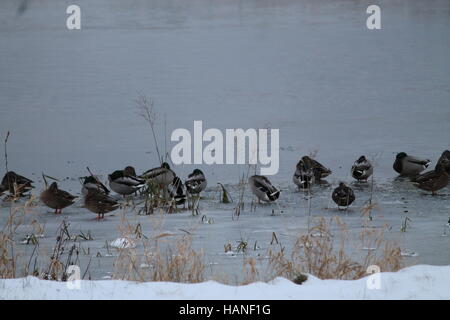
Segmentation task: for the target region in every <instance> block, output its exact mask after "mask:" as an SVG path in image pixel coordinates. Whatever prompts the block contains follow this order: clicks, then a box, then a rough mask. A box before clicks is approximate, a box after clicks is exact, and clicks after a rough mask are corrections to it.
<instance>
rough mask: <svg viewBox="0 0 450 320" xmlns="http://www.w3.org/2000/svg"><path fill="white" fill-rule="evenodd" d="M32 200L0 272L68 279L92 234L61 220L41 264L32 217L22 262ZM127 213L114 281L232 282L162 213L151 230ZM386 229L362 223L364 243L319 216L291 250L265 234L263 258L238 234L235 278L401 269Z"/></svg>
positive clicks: (2, 248) (0, 253) (7, 236)
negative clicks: (19, 248) (167, 224)
mask: <svg viewBox="0 0 450 320" xmlns="http://www.w3.org/2000/svg"><path fill="white" fill-rule="evenodd" d="M33 200H34V199H33V198H31V199H30V200H28V201H27V202H25V204H23V205H20V206H13V207H11V209H10V217H9V219H8V222H7V224H6V225H5V226H4V227H3V229H2V230H1V231H0V277H1V278H15V277H21V276H24V275H30V274H31V275H34V276H37V277H39V278H42V279H50V280H58V281H64V280H66V279H67V276H68V275H67V274H66V270H67V267H68V266H69V265H71V264H77V263H78V262H79V260H78V255H79V254H80V253H79V247H77V246H76V245H75V244H73V242H70V241H74V240H75V241H76V240H77V239H78V238H79V237H80V238H83V239H82V240H89V239H88V238H89V237H90V235H85V234H80V235H76V236H74V235H71V234H70V232H69V230H68V225H67V224H66V223H65V222H64V223H63V224H62V225H61V226H60V228H59V230H58V234H57V236H56V244H55V246H54V248H53V250H52V252H51V255H50V257H49V259H48V260H47V262H48V263H47V264H45V265H39V266H37V265H36V259H37V255H38V254H39V241H38V237H37V236H38V233H39V232H40V233H42V232H43V230H42V228H43V227H42V226H41V225H39V223H37V222H36V221H33V222H32V225H33V226H34V227H33V229H36V232H34V233H33V234H32V236H31V237H29V239H35V240H30V241H36V242H31V244H33V245H34V246H35V250H33V254H32V255H31V256H30V257H27V259H21V260H20V261H26V263H25V264H22V265H18V263H19V262H18V261H19V259H18V255H17V254H16V250H15V245H16V244H17V242H18V239H15V234H16V230H17V229H18V228H19V226H21V225H22V224H23V223H24V217H25V216H26V215H27V214H28V213H29V211H30V209H32V207H33ZM127 210H133V208H131V209H130V208H125V209H124V211H123V212H122V213H121V217H122V221H121V224H120V227H119V234H120V235H121V237H122V238H124V239H127V240H128V242H129V243H132V244H133V246H130V247H129V248H116V249H115V250H117V252H118V255H117V257H116V259H115V263H114V273H113V278H114V279H122V280H132V281H173V282H185V283H196V282H202V281H204V280H206V279H216V280H219V281H221V282H226V283H229V281H228V279H229V278H232V277H233V276H232V275H226V274H225V275H224V274H222V275H221V274H210V275H208V277H207V276H206V271H207V264H206V263H205V259H204V253H203V251H202V250H200V251H198V250H196V249H194V248H193V246H192V241H193V237H192V234H191V232H188V231H186V232H185V233H182V234H172V233H164V232H162V231H161V230H162V224H163V218H162V217H163V213H162V212H161V213H160V217H161V218H158V217H155V216H153V219H155V221H156V222H155V223H154V224H153V226H154V227H153V228H154V230H150V231H149V234H145V232H146V231H143V230H142V226H141V225H140V224H139V223H137V224H133V223H130V222H129V221H128V220H127V218H126V217H127V213H128V214H129V213H130V212H127ZM158 221H159V222H158ZM35 233H36V234H35ZM383 234H384V231H383V229H374V228H363V230H362V231H361V234H360V239H359V240H360V241H359V242H358V243H354V242H353V243H352V242H351V241H350V240H349V236H348V230H347V229H346V226H345V224H344V223H342V221H341V220H340V219H339V218H330V219H328V220H327V219H325V218H320V219H317V220H315V221H314V223H313V226H312V227H311V228H310V230H309V232H307V231H306V233H305V234H299V235H298V237H297V239H296V240H295V242H294V244H293V245H292V249H290V250H289V252H288V251H287V249H286V247H285V246H283V245H282V244H281V243H280V242H279V241H278V239H277V237H276V235H275V234H273V236H272V239H271V241H269V239H268V242H267V252H266V254H265V255H263V257H264V258H254V257H251V256H250V255H249V254H247V253H248V251H251V249H249V248H248V246H249V244H248V243H247V241H244V240H242V239H241V241H238V245H237V246H236V251H237V252H241V253H244V260H243V261H244V263H243V267H244V268H243V273H242V274H241V277H240V280H236V282H237V283H239V284H247V283H251V282H254V281H269V280H271V279H274V278H275V277H285V278H287V279H290V280H292V281H294V282H296V283H301V282H302V281H304V280H305V276H304V275H305V274H312V275H314V276H316V277H318V278H321V279H358V278H361V277H364V276H366V275H367V268H368V267H369V266H370V265H377V266H379V267H380V269H381V270H382V271H397V270H399V269H400V268H401V267H402V256H401V254H400V248H399V247H398V246H396V245H395V244H394V243H392V242H391V241H387V240H385V239H384V236H383ZM78 240H79V239H78ZM269 243H270V244H269ZM250 246H251V245H250ZM227 247H228V249H229V250H232V246H231V244H228V246H227V245H225V248H227ZM255 247H256V243H255ZM355 252H357V253H358V252H359V253H360V254H355ZM33 261H34V263H33ZM84 267H85V268H88V266H84Z"/></svg>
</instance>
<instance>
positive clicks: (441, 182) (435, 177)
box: [412, 158, 450, 195]
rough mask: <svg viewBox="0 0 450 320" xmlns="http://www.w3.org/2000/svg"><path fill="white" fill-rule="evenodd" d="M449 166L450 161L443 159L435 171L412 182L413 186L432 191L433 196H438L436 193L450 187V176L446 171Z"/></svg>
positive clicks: (424, 174) (419, 176) (426, 173)
mask: <svg viewBox="0 0 450 320" xmlns="http://www.w3.org/2000/svg"><path fill="white" fill-rule="evenodd" d="M448 165H450V160H448V159H446V158H444V159H441V161H440V162H438V164H437V165H436V168H435V169H434V170H431V171H428V172H425V173H423V174H421V175H418V176H416V177H415V178H414V179H413V180H412V181H413V184H414V185H415V186H416V187H417V188H419V189H422V190H425V191H431V193H432V194H433V195H436V191H438V190H440V189H442V188H445V187H446V186H447V185H448V181H449V176H448V173H447V171H446V170H445V168H446V167H447V166H448Z"/></svg>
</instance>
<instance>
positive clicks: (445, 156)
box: [436, 150, 450, 174]
mask: <svg viewBox="0 0 450 320" xmlns="http://www.w3.org/2000/svg"><path fill="white" fill-rule="evenodd" d="M445 160H447V161H448V163H447V164H444V165H443V166H444V169H445V171H446V172H447V173H448V174H450V151H449V150H445V151H444V152H442V155H441V156H440V158H439V160H438V161H437V163H436V166H437V165H439V164H442V163H443V162H444V161H445Z"/></svg>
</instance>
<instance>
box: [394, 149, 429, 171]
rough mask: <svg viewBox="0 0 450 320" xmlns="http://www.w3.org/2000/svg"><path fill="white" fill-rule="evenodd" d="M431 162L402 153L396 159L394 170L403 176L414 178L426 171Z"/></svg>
mask: <svg viewBox="0 0 450 320" xmlns="http://www.w3.org/2000/svg"><path fill="white" fill-rule="evenodd" d="M430 162H431V161H430V160H428V159H419V158H416V157H413V156H410V155H407V154H406V153H405V152H400V153H398V154H397V156H396V157H395V161H394V165H393V168H394V170H395V171H396V172H398V173H399V174H400V175H401V176H408V177H414V176H417V175H418V174H420V173H421V172H422V171H423V170H425V169H426V168H427V167H428V165H429V164H430Z"/></svg>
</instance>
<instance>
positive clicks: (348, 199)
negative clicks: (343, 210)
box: [331, 182, 355, 209]
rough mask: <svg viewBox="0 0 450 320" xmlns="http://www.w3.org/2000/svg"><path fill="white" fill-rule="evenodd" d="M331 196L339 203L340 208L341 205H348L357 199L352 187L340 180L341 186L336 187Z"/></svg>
mask: <svg viewBox="0 0 450 320" xmlns="http://www.w3.org/2000/svg"><path fill="white" fill-rule="evenodd" d="M331 198H332V199H333V201H334V202H335V203H336V204H337V205H338V209H340V207H348V206H349V205H351V204H352V202H353V201H355V193H354V192H353V190H352V188H350V187H348V186H346V185H345V183H343V182H340V183H339V187H337V188H336V189H334V191H333V193H332V194H331Z"/></svg>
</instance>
